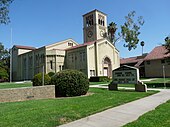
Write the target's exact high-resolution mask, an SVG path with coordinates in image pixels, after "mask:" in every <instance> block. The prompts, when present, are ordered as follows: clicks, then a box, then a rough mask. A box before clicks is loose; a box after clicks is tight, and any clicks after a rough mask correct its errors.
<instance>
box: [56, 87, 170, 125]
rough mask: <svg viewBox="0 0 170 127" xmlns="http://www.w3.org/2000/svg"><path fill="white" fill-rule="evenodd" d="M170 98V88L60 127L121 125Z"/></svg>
mask: <svg viewBox="0 0 170 127" xmlns="http://www.w3.org/2000/svg"><path fill="white" fill-rule="evenodd" d="M169 99H170V90H166V89H162V90H160V92H159V93H157V94H154V95H151V96H149V97H145V98H142V99H139V100H136V101H133V102H130V103H127V104H124V105H121V106H117V107H114V108H111V109H108V110H106V111H103V112H100V113H97V114H94V115H91V116H88V117H85V118H82V119H80V120H76V121H73V122H71V123H68V124H64V125H61V126H59V127H120V126H123V125H125V124H127V123H129V122H132V121H134V120H136V119H138V117H139V116H141V115H143V114H144V113H146V112H148V111H151V110H154V109H155V108H156V107H157V106H158V105H160V104H162V103H165V102H166V101H167V100H169Z"/></svg>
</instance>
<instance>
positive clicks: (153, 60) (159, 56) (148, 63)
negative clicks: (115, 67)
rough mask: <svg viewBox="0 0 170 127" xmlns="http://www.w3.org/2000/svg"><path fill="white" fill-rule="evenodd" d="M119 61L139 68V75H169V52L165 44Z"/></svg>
mask: <svg viewBox="0 0 170 127" xmlns="http://www.w3.org/2000/svg"><path fill="white" fill-rule="evenodd" d="M120 63H121V65H129V66H135V67H137V68H139V71H140V76H141V77H163V76H165V77H170V71H169V70H170V53H169V51H168V50H167V49H166V48H165V46H157V47H155V48H154V49H153V50H152V51H151V52H150V53H148V54H145V55H143V56H136V57H130V58H123V59H121V62H120Z"/></svg>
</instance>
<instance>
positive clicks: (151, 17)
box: [0, 0, 170, 57]
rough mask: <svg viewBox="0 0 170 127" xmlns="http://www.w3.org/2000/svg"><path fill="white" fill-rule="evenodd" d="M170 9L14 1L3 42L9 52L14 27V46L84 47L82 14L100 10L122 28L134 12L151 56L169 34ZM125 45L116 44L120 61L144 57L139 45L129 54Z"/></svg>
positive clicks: (135, 3) (157, 1)
mask: <svg viewBox="0 0 170 127" xmlns="http://www.w3.org/2000/svg"><path fill="white" fill-rule="evenodd" d="M169 5H170V1H169V0H107V1H106V0H14V2H13V3H12V4H11V6H10V18H11V23H10V24H9V25H0V42H2V43H3V44H4V45H5V47H6V48H10V29H11V27H12V29H13V45H26V46H33V47H41V46H44V45H48V44H51V43H54V42H58V41H61V40H65V39H68V38H73V39H74V40H75V41H77V42H78V43H83V24H82V20H83V19H82V15H83V14H85V13H87V12H89V11H92V10H94V9H98V10H100V11H102V12H104V13H106V14H107V15H108V23H110V22H112V21H114V22H116V23H117V25H118V27H119V28H120V25H122V24H123V23H124V22H125V18H124V16H126V15H127V14H128V13H129V12H130V11H133V10H134V11H136V15H137V16H143V17H144V20H145V24H144V26H143V27H142V28H141V34H140V36H139V38H140V41H144V42H145V46H144V52H150V51H151V50H152V49H153V48H154V47H155V46H158V45H160V44H161V43H164V38H165V37H166V36H168V35H169V34H170V7H169ZM123 43H124V42H119V43H117V44H116V47H117V49H118V50H119V51H120V56H121V57H131V56H136V55H141V53H142V49H141V46H140V45H138V48H136V49H135V50H132V51H128V49H127V48H125V47H123Z"/></svg>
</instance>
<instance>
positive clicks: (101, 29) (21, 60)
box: [12, 10, 120, 81]
mask: <svg viewBox="0 0 170 127" xmlns="http://www.w3.org/2000/svg"><path fill="white" fill-rule="evenodd" d="M83 35H84V43H83V44H78V43H77V42H75V41H74V40H73V39H67V40H64V41H61V42H57V43H54V44H51V45H47V46H43V47H41V48H34V47H28V46H17V45H14V46H13V48H12V55H13V57H12V58H13V59H12V79H13V80H15V81H16V80H30V79H32V78H33V76H34V75H35V74H37V73H39V72H42V71H43V70H44V72H45V73H49V72H55V73H56V72H58V71H61V70H63V69H76V70H79V71H82V72H84V73H85V74H86V75H87V76H88V78H90V77H91V76H108V77H111V76H112V70H114V69H116V68H118V67H119V66H120V57H119V51H118V50H117V49H116V48H115V47H114V46H113V44H112V43H111V42H110V41H109V40H108V39H107V36H106V35H107V15H106V14H104V13H103V12H101V11H98V10H93V11H91V12H89V13H87V14H85V15H83Z"/></svg>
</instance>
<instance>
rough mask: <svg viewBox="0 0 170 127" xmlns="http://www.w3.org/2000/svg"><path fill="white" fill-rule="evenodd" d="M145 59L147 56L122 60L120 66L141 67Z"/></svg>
mask: <svg viewBox="0 0 170 127" xmlns="http://www.w3.org/2000/svg"><path fill="white" fill-rule="evenodd" d="M145 57H146V55H143V56H135V57H130V58H122V59H120V64H134V66H135V67H139V66H140V65H141V64H142V62H143V61H144V58H145Z"/></svg>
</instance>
